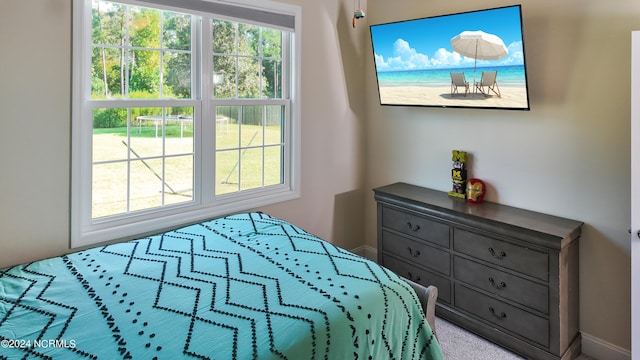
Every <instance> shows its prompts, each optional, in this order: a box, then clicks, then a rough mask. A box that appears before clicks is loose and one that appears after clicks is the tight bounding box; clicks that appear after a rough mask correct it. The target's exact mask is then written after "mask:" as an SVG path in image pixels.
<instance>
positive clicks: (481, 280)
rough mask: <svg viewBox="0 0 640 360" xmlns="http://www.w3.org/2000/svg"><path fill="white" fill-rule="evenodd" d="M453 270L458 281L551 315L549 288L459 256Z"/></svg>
mask: <svg viewBox="0 0 640 360" xmlns="http://www.w3.org/2000/svg"><path fill="white" fill-rule="evenodd" d="M453 268H454V270H453V272H454V274H453V276H454V277H455V278H456V279H457V280H460V281H462V282H465V283H467V284H469V285H472V286H474V287H476V288H478V289H482V290H484V291H487V292H490V293H493V294H496V295H498V296H501V297H503V298H505V299H509V300H512V301H515V302H517V303H520V304H522V305H524V306H527V307H530V308H532V309H534V310H538V311H540V312H542V313H545V314H548V313H549V288H548V287H547V286H543V285H540V284H537V283H535V282H533V281H529V280H525V279H522V278H520V277H517V276H514V275H510V274H506V273H504V272H503V271H500V270H498V269H494V268H491V267H489V266H485V265H482V264H478V263H477V262H474V261H471V260H468V259H464V258H461V257H457V256H455V257H454V259H453Z"/></svg>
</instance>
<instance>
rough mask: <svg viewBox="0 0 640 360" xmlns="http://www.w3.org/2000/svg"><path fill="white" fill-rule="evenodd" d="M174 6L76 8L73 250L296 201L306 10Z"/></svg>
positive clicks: (90, 4)
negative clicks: (301, 28) (301, 29)
mask: <svg viewBox="0 0 640 360" xmlns="http://www.w3.org/2000/svg"><path fill="white" fill-rule="evenodd" d="M169 3H172V2H171V1H169V0H149V1H148V2H135V3H134V2H131V3H128V2H126V0H125V1H118V2H113V1H99V0H84V1H80V2H74V22H75V23H74V24H75V26H74V27H75V28H77V29H80V31H78V32H77V33H75V35H76V36H75V37H74V82H73V83H74V93H73V121H72V124H73V127H72V224H71V226H72V246H82V245H87V244H92V243H96V242H99V241H105V240H111V239H118V238H125V237H131V236H134V235H138V234H141V233H149V232H154V231H160V230H163V229H165V228H168V227H172V226H177V225H180V224H184V223H188V222H193V221H199V220H202V219H205V218H209V217H212V216H217V215H221V214H225V213H229V212H233V211H240V210H244V209H248V208H253V207H257V206H261V205H265V204H270V203H275V202H279V201H285V200H289V199H292V198H295V197H297V196H299V184H298V179H299V175H298V174H297V172H298V171H299V166H298V164H299V157H298V154H299V141H298V138H299V121H300V120H299V118H300V117H299V108H298V105H297V102H296V99H297V96H296V93H295V91H296V89H297V87H296V86H295V85H296V78H295V74H297V71H296V65H297V63H298V62H297V61H296V60H297V59H298V58H299V55H298V54H297V53H296V51H295V49H297V48H299V46H296V44H297V43H299V41H300V37H299V34H297V33H296V31H295V28H296V22H298V21H299V18H300V16H299V8H297V7H292V6H289V5H277V6H278V8H273V6H274V4H273V3H270V2H269V3H266V2H265V3H262V4H261V2H257V3H259V4H258V5H259V6H262V7H260V8H259V9H252V8H248V7H244V5H241V4H236V5H232V4H230V3H229V2H225V3H224V4H223V3H216V2H209V1H204V0H203V1H193V2H189V4H188V6H189V8H186V9H183V8H176V6H175V5H170V4H169ZM254 3H256V2H254ZM176 4H179V2H176ZM265 4H269V6H271V7H272V8H265V7H264V5H265ZM252 6H256V5H252Z"/></svg>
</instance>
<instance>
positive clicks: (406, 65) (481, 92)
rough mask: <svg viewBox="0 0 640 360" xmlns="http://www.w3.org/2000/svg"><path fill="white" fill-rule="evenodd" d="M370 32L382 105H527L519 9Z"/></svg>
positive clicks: (375, 27) (403, 24) (381, 27)
mask: <svg viewBox="0 0 640 360" xmlns="http://www.w3.org/2000/svg"><path fill="white" fill-rule="evenodd" d="M370 30H371V39H372V45H373V52H374V57H375V67H376V76H377V80H378V88H379V95H380V103H381V104H382V105H409V106H412V105H413V106H438V107H487V108H504V109H522V110H525V109H529V100H528V95H527V84H526V73H525V71H526V67H525V58H524V50H523V41H522V39H523V37H522V24H521V17H520V6H510V7H504V8H496V9H488V10H480V11H473V12H467V13H461V14H453V15H445V16H438V17H431V18H424V19H416V20H408V21H402V22H395V23H388V24H380V25H372V26H371V28H370Z"/></svg>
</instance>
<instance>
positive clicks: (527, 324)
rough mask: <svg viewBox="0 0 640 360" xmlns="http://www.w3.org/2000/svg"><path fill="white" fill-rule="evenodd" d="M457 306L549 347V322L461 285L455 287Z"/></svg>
mask: <svg viewBox="0 0 640 360" xmlns="http://www.w3.org/2000/svg"><path fill="white" fill-rule="evenodd" d="M455 292H456V295H455V306H456V307H458V308H460V309H462V310H465V311H467V312H469V313H471V314H473V315H475V316H477V317H480V318H482V319H484V320H485V321H488V322H490V323H491V324H493V325H495V326H498V327H501V328H503V329H506V330H509V331H511V332H513V333H516V334H518V335H520V336H522V337H524V338H525V339H527V340H531V341H535V342H536V343H538V344H540V345H542V346H544V347H545V348H548V347H549V321H548V320H547V319H544V318H541V317H539V316H536V315H533V314H531V313H528V312H526V311H524V310H522V309H519V308H517V307H515V306H511V305H509V304H506V303H504V302H502V301H499V300H496V299H494V298H492V297H490V296H486V295H483V294H480V293H478V292H476V291H473V290H471V289H469V288H467V287H465V286H462V285H460V284H456V285H455Z"/></svg>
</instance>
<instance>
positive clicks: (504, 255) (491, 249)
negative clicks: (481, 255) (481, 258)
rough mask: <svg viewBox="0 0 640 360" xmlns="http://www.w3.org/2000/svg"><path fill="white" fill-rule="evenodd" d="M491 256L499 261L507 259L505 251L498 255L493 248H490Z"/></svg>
mask: <svg viewBox="0 0 640 360" xmlns="http://www.w3.org/2000/svg"><path fill="white" fill-rule="evenodd" d="M489 254H491V256H493V257H494V258H496V259H498V260H502V259H504V258H505V257H507V253H506V252H504V251H500V254H498V253H496V251H495V250H493V248H492V247H490V248H489Z"/></svg>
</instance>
